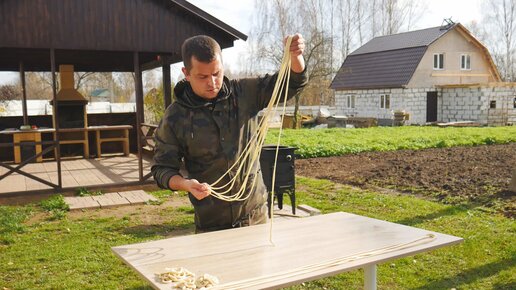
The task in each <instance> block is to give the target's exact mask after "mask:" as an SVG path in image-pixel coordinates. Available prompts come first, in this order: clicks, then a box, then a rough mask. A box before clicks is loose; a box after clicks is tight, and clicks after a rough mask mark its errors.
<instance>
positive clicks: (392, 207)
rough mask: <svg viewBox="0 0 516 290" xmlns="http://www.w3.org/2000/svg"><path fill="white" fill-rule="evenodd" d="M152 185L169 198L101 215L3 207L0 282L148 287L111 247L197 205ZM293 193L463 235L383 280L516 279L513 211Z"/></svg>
mask: <svg viewBox="0 0 516 290" xmlns="http://www.w3.org/2000/svg"><path fill="white" fill-rule="evenodd" d="M155 195H156V196H159V197H160V198H161V199H162V200H163V201H165V203H164V204H162V205H146V206H142V207H139V208H133V210H131V211H127V212H126V213H124V214H120V212H118V214H113V215H112V216H105V215H104V216H102V217H97V216H96V214H97V213H98V211H86V212H84V213H78V214H77V213H75V214H73V213H68V214H66V216H65V217H64V218H61V219H55V220H49V219H48V218H49V217H52V216H55V215H50V214H48V213H45V212H43V209H42V208H41V207H40V206H38V205H33V206H17V207H5V206H4V207H0V287H4V288H3V289H5V288H7V289H83V288H90V289H150V288H149V287H148V285H146V283H145V282H144V281H143V280H142V279H140V278H139V277H138V276H137V274H136V273H135V272H134V271H133V270H131V269H130V268H129V267H127V266H125V265H124V264H122V262H121V261H120V260H119V259H118V258H116V257H115V256H114V254H112V253H111V250H110V247H112V246H118V245H123V244H128V243H136V242H142V241H148V240H155V239H161V238H164V237H170V236H177V235H179V234H190V233H192V232H193V215H192V208H191V207H190V206H189V205H188V201H186V197H185V196H184V195H182V194H176V193H174V194H169V193H168V192H166V191H161V192H156V193H155ZM297 197H298V200H299V202H300V203H305V204H308V205H311V206H314V207H316V208H319V209H321V210H322V211H323V212H324V213H329V212H335V211H346V212H350V213H355V214H359V215H364V216H369V217H373V218H377V219H382V220H387V221H392V222H396V223H400V224H405V225H410V226H414V227H419V228H424V229H427V230H432V231H437V232H442V233H446V234H451V235H456V236H459V237H462V238H464V239H465V242H464V243H462V244H459V245H455V246H451V247H445V248H443V249H439V250H436V251H433V252H429V253H424V254H419V255H416V256H412V257H408V258H404V259H399V260H395V261H392V262H389V263H386V264H381V265H380V266H379V267H378V287H379V289H451V288H456V289H516V243H514V241H515V240H516V237H515V232H516V226H515V223H514V220H512V219H509V218H506V217H503V216H500V215H498V214H496V213H492V212H489V211H484V210H483V209H482V208H475V207H472V206H468V205H461V206H450V205H443V204H440V203H436V202H432V201H426V200H421V199H418V198H416V197H412V196H404V195H403V196H402V195H393V194H384V193H376V192H368V191H363V190H359V189H354V188H350V187H347V186H343V185H339V184H334V183H331V182H329V181H324V180H315V179H308V178H301V177H299V178H297ZM174 203H175V204H176V206H173V205H171V204H174ZM59 216H60V215H58V217H59ZM362 283H363V281H362V273H361V272H360V271H354V272H350V273H344V274H341V275H338V276H334V277H331V278H326V279H321V280H317V281H312V282H308V283H304V284H303V285H299V286H295V287H292V289H360V288H361V287H362Z"/></svg>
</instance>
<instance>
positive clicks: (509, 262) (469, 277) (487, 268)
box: [415, 255, 516, 290]
mask: <svg viewBox="0 0 516 290" xmlns="http://www.w3.org/2000/svg"><path fill="white" fill-rule="evenodd" d="M515 266H516V255H512V257H511V258H508V259H505V260H501V261H497V262H492V263H489V264H485V265H482V266H480V267H476V268H472V269H468V270H465V271H462V272H460V273H458V274H457V275H455V276H452V277H448V278H445V279H441V280H436V281H433V282H430V283H429V284H426V285H424V286H422V287H419V288H415V289H416V290H423V289H425V290H426V289H429V290H430V289H432V290H433V289H451V288H457V289H460V288H462V287H461V286H462V285H465V284H470V283H473V282H475V281H477V280H480V279H483V278H487V277H490V276H493V275H497V274H498V273H499V272H501V271H503V270H506V269H510V268H513V267H515ZM514 285H515V283H514V282H510V281H508V284H497V285H495V287H494V288H493V289H516V288H514Z"/></svg>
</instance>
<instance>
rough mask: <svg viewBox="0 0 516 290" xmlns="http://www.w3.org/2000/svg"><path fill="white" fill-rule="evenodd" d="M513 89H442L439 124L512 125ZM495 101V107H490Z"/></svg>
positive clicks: (514, 115)
mask: <svg viewBox="0 0 516 290" xmlns="http://www.w3.org/2000/svg"><path fill="white" fill-rule="evenodd" d="M515 97H516V87H514V86H511V85H507V86H488V85H486V86H480V87H471V88H446V89H443V90H442V98H441V99H440V101H441V111H442V117H441V120H442V121H443V122H455V121H475V122H479V123H482V124H489V125H505V124H507V123H510V124H516V109H515V108H514V98H515ZM491 101H496V108H490V103H491Z"/></svg>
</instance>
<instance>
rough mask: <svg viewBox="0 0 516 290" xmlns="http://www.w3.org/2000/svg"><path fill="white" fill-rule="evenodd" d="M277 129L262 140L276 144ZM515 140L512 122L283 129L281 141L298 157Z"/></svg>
mask: <svg viewBox="0 0 516 290" xmlns="http://www.w3.org/2000/svg"><path fill="white" fill-rule="evenodd" d="M278 133H279V130H277V129H274V130H270V131H269V134H268V135H267V139H266V140H265V143H266V144H276V142H277V138H278ZM510 142H516V126H506V127H463V128H453V127H448V128H440V127H431V126H423V127H421V126H404V127H374V128H366V129H342V128H335V129H318V130H315V129H301V130H293V129H286V130H283V134H282V136H281V144H282V145H288V146H294V147H297V148H299V150H297V151H296V154H299V155H300V157H301V158H310V157H327V156H339V155H343V154H349V153H358V152H365V151H392V150H400V149H414V150H417V149H425V148H445V147H453V146H475V145H484V144H485V145H491V144H504V143H510Z"/></svg>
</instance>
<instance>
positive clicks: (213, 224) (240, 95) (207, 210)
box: [152, 72, 307, 230]
mask: <svg viewBox="0 0 516 290" xmlns="http://www.w3.org/2000/svg"><path fill="white" fill-rule="evenodd" d="M276 79H277V73H276V74H274V75H266V76H264V77H260V78H249V79H239V80H229V79H227V78H224V82H223V85H222V88H221V90H220V92H219V95H218V96H217V97H216V98H215V99H214V100H205V99H203V98H201V97H199V96H197V95H196V94H195V93H194V92H193V91H192V88H191V86H190V83H189V82H187V81H186V80H182V81H180V82H179V83H178V84H177V85H176V87H175V89H174V92H175V95H176V98H177V100H176V101H175V102H174V103H173V104H172V105H170V106H169V107H168V108H167V110H166V111H165V115H164V116H163V119H162V120H161V122H160V124H159V127H158V129H157V131H156V135H155V142H156V149H155V152H154V163H153V166H152V173H153V176H154V179H155V180H156V182H157V184H158V185H159V186H160V187H161V188H168V182H169V180H170V178H171V177H172V176H174V175H179V174H180V172H179V169H180V167H181V163H182V162H184V166H185V169H186V171H187V173H188V176H183V177H185V178H192V179H197V180H198V181H199V182H201V183H202V182H206V183H208V184H211V183H213V182H214V181H216V180H217V179H218V178H219V177H220V176H221V175H222V174H224V173H225V172H226V171H227V170H228V168H229V167H230V166H231V165H232V164H233V163H234V162H235V160H236V158H238V156H239V155H240V154H241V153H242V150H243V149H244V148H245V145H246V144H247V142H248V140H249V138H250V137H251V136H252V135H253V133H254V132H256V130H257V128H258V122H257V119H258V118H256V115H257V114H258V112H259V111H260V110H261V109H263V108H265V107H266V106H267V104H268V102H269V100H270V98H271V95H272V91H273V88H274V84H275V82H276ZM306 82H307V79H306V74H305V72H303V73H299V74H298V73H294V72H291V76H290V83H289V94H288V97H289V98H292V97H293V96H294V95H295V94H296V93H298V92H299V91H300V90H301V89H302V88H303V87H304V86H305V84H306ZM255 163H256V164H250V165H248V166H253V168H254V169H256V167H257V166H260V165H259V161H258V162H255ZM258 168H259V167H258ZM252 172H255V171H254V170H253V171H252ZM257 172H258V173H257V174H256V176H250V181H248V183H247V184H249V185H248V188H247V190H246V191H245V194H250V195H251V196H250V197H249V198H248V199H246V200H244V201H237V202H226V201H221V200H219V199H217V198H214V197H212V196H208V197H207V198H204V199H202V200H197V199H196V198H195V197H193V195H191V194H189V197H190V201H191V202H192V204H193V206H194V209H195V224H196V227H197V229H198V230H219V229H227V228H231V227H235V226H237V225H238V224H239V222H240V221H242V220H243V219H245V218H246V217H247V216H248V215H249V213H250V212H251V211H252V210H254V209H256V208H258V207H260V206H263V204H264V203H265V202H266V200H267V190H266V187H265V185H264V183H263V180H262V175H261V172H260V170H258V171H257ZM233 176H234V175H233ZM229 178H230V177H227V178H226V180H223V181H222V182H221V183H220V184H226V183H227V181H228V180H229ZM253 178H257V181H256V185H255V188H254V190H253V191H252V192H251V190H250V185H251V184H252V179H253ZM239 182H241V180H238V181H237V184H235V186H234V187H233V189H232V193H234V192H235V191H236V190H238V188H240V186H239V185H240V184H241V183H240V184H238V183H239Z"/></svg>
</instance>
